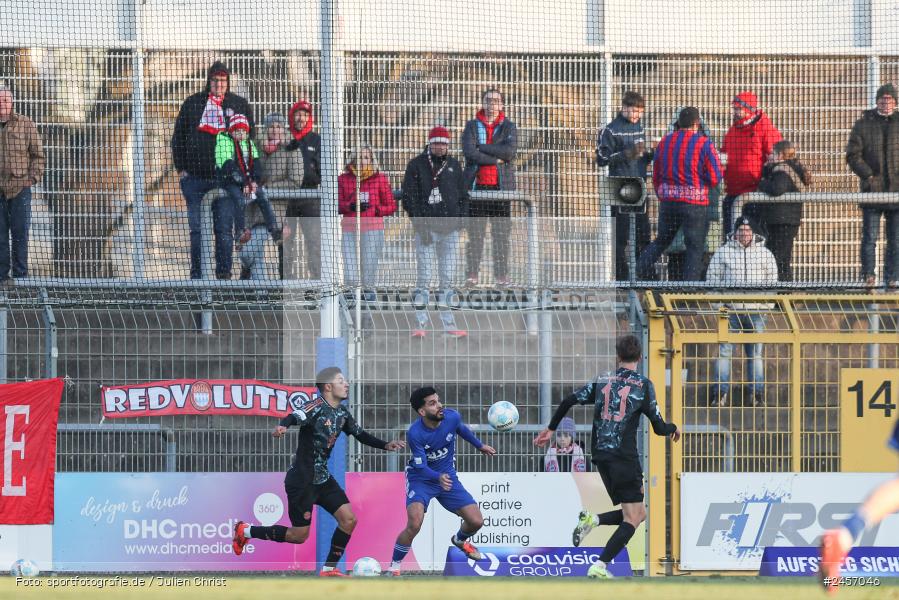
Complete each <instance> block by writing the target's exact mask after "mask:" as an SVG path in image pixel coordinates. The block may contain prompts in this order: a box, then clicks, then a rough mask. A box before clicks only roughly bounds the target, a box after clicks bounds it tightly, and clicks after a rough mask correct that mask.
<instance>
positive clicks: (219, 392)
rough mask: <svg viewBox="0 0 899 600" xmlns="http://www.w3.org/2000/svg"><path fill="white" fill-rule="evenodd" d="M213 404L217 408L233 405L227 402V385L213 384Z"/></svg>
mask: <svg viewBox="0 0 899 600" xmlns="http://www.w3.org/2000/svg"><path fill="white" fill-rule="evenodd" d="M212 406H214V407H215V408H231V405H230V404H227V403H226V402H225V386H223V385H221V384H218V385H214V386H212Z"/></svg>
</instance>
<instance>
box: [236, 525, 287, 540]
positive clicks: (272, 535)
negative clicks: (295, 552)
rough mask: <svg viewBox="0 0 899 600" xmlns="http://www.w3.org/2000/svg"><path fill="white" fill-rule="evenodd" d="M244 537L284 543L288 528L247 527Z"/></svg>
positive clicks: (276, 526)
mask: <svg viewBox="0 0 899 600" xmlns="http://www.w3.org/2000/svg"><path fill="white" fill-rule="evenodd" d="M244 535H246V536H247V537H248V538H257V539H260V540H270V541H272V542H283V541H284V536H286V535H287V527H285V526H284V525H270V526H268V527H266V526H263V525H253V526H252V527H247V531H246V533H245V534H244Z"/></svg>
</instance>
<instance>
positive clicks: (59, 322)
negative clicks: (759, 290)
mask: <svg viewBox="0 0 899 600" xmlns="http://www.w3.org/2000/svg"><path fill="white" fill-rule="evenodd" d="M322 300H323V299H322V298H320V297H318V298H317V297H309V298H298V297H296V295H293V294H290V295H288V294H285V295H282V294H280V293H279V292H268V293H266V294H260V293H258V292H220V293H216V294H213V295H211V296H210V295H207V294H206V293H205V292H203V291H191V290H186V291H184V290H182V291H177V290H172V289H159V290H146V289H143V290H138V289H132V290H118V291H116V292H110V291H105V292H102V293H100V292H93V293H89V292H85V291H83V290H74V291H73V290H65V289H52V288H51V289H49V290H42V291H41V292H40V293H36V294H29V293H28V291H27V290H16V291H14V292H10V293H8V294H7V296H6V298H5V300H4V303H3V304H2V305H0V324H3V323H5V327H0V347H4V348H5V349H6V352H5V353H4V355H5V360H3V361H0V362H2V366H3V367H4V368H5V371H4V373H3V375H4V380H5V381H23V380H26V379H33V378H39V377H51V376H60V377H65V378H66V381H67V385H66V386H65V392H64V396H63V401H62V405H61V408H60V419H59V423H60V434H59V441H58V455H57V466H58V469H59V470H60V471H63V472H65V471H117V472H143V471H189V472H221V471H250V472H252V471H281V470H285V469H286V468H287V466H288V465H289V463H290V460H291V457H292V455H293V452H294V450H295V445H294V444H295V441H294V438H293V437H291V436H288V437H287V438H285V439H282V440H276V439H274V438H272V437H271V431H272V429H273V427H274V425H275V423H274V421H273V420H272V419H266V418H262V417H238V416H234V417H231V416H163V417H158V416H157V417H141V418H125V419H121V418H119V419H106V420H104V419H103V411H102V409H101V394H100V387H101V386H103V385H115V386H120V385H129V384H139V383H148V382H152V381H161V380H178V379H186V380H217V379H224V380H241V379H255V380H261V381H271V382H278V383H285V384H291V385H312V382H313V381H314V375H315V370H316V354H315V352H316V350H315V348H316V339H317V337H318V336H319V335H320V318H321V302H322ZM340 304H341V307H342V308H341V310H340V319H341V321H342V323H343V329H344V335H345V337H346V339H347V342H348V344H349V362H348V371H349V378H350V379H351V380H352V383H353V389H352V393H351V398H350V405H351V408H352V410H353V412H354V413H355V414H356V416H357V418H358V420H359V422H360V424H361V425H362V426H363V427H364V428H366V429H367V430H369V431H370V432H372V433H373V434H374V435H376V436H379V437H381V438H383V439H394V438H401V439H403V438H404V437H405V432H406V430H407V429H408V427H409V426H410V425H411V423H412V422H413V420H414V419H415V418H416V415H414V413H413V411H412V410H411V408H410V406H409V403H408V399H409V394H410V392H411V391H412V390H413V389H414V388H416V387H420V386H423V385H433V386H435V387H436V388H437V389H438V390H439V392H440V394H441V397H442V398H443V401H444V403H445V404H446V405H447V406H448V407H450V408H453V409H456V410H458V411H459V412H460V413H461V414H462V416H463V419H464V420H465V421H466V422H467V423H468V424H470V425H471V426H472V428H473V429H474V430H475V432H476V433H477V435H479V436H480V437H481V438H482V439H483V440H484V441H485V442H486V443H489V444H491V445H493V446H495V447H496V448H497V449H498V450H499V452H500V454H499V455H498V456H496V457H494V458H487V457H484V456H483V455H480V454H479V453H478V452H476V451H475V450H474V449H473V448H472V447H470V446H468V445H467V444H462V443H460V446H459V449H458V451H459V455H458V468H459V470H460V471H500V472H502V471H542V470H543V469H544V464H543V458H544V455H543V451H542V450H540V449H537V448H535V447H534V446H533V445H532V439H533V437H534V436H535V435H536V433H537V432H538V431H539V430H540V429H542V428H543V427H544V426H545V425H546V423H547V422H548V419H549V416H550V414H551V410H552V409H553V408H554V407H555V406H556V405H557V404H558V402H559V400H560V399H561V398H562V397H563V396H565V395H567V394H568V393H570V392H572V391H573V390H574V389H576V388H578V387H580V386H581V385H583V384H584V383H586V382H587V381H589V380H591V379H592V378H593V377H595V376H596V375H597V374H600V373H603V372H608V371H611V370H614V343H615V338H616V336H617V335H619V334H620V332H622V331H629V330H630V329H631V328H632V327H633V325H632V322H633V321H634V316H633V310H632V309H633V307H632V306H631V305H629V304H628V302H627V298H625V297H622V298H615V297H614V296H608V297H606V296H599V295H593V296H587V295H583V294H582V295H577V294H556V295H545V296H544V297H543V298H542V299H541V302H540V303H539V304H537V305H534V304H533V303H532V302H530V300H529V299H528V298H527V297H526V296H518V297H516V296H515V295H514V294H510V295H508V296H506V297H502V298H501V297H490V298H488V297H482V298H481V299H480V300H477V299H475V298H473V297H470V298H468V299H467V300H466V301H464V302H462V303H460V304H457V305H452V304H450V305H446V304H440V303H439V302H438V301H437V299H436V298H432V300H431V302H430V303H427V304H423V303H419V304H416V303H415V302H414V298H412V297H410V296H404V297H393V298H390V297H387V296H386V295H382V296H381V298H379V299H377V300H376V301H374V302H372V303H370V304H368V305H366V308H365V310H364V311H361V313H360V314H361V315H362V321H361V323H362V325H363V328H361V329H360V328H357V327H356V326H355V324H356V323H357V322H359V321H357V317H356V314H355V306H354V304H353V302H352V300H351V301H349V302H347V301H345V300H344V299H342V298H341V300H340ZM447 313H450V314H451V315H452V317H453V318H454V320H455V327H456V330H454V331H455V332H456V333H459V332H462V333H463V334H464V335H463V336H461V337H460V336H458V335H447V334H446V333H445V332H444V331H443V329H442V328H441V326H440V324H441V317H442V316H443V315H445V314H447ZM204 315H205V316H204ZM419 315H423V318H425V319H426V320H427V323H428V326H427V329H426V330H424V334H423V336H422V337H413V336H411V335H410V332H412V331H413V330H415V329H416V328H420V327H422V325H421V321H420V320H419V318H418V317H419ZM498 400H508V401H510V402H513V403H514V404H515V405H516V406H517V407H518V410H519V413H520V419H521V420H520V424H519V426H518V427H517V428H516V429H515V430H514V431H512V432H505V433H498V432H495V431H493V430H492V429H491V428H490V427H489V425H488V424H487V409H488V408H489V406H490V405H491V404H492V403H494V402H496V401H498ZM571 416H572V417H574V418H575V421H576V422H577V432H578V433H577V436H576V441H577V442H578V443H579V444H580V445H581V446H582V447H583V448H584V450H585V453H586V454H587V456H588V458H589V453H590V446H589V431H590V423H591V422H592V407H586V408H578V409H576V410H574V411H572V415H571ZM351 444H352V442H351ZM350 449H351V452H350V457H351V460H350V468H351V469H352V470H358V471H385V470H386V471H398V470H401V469H402V468H403V467H404V466H405V461H406V456H405V455H397V454H392V453H384V452H379V451H376V450H373V449H371V448H368V447H366V446H362V445H360V444H355V445H351V447H350Z"/></svg>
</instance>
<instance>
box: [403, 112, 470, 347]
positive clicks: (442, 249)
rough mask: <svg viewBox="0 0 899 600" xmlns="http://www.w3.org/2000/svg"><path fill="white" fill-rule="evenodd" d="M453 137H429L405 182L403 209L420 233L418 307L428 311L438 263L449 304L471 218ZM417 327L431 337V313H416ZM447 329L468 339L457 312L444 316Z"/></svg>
mask: <svg viewBox="0 0 899 600" xmlns="http://www.w3.org/2000/svg"><path fill="white" fill-rule="evenodd" d="M449 141H450V133H449V131H448V130H447V129H446V128H445V127H441V126H439V125H438V126H436V127H433V128H432V129H431V131H430V133H429V134H428V146H427V148H426V149H425V151H424V152H423V153H421V154H419V155H418V156H416V157H415V158H413V159H412V160H411V161H409V164H408V166H406V174H405V176H404V177H403V209H404V210H405V211H406V212H407V213H408V214H409V217H410V218H411V219H412V227H413V229H414V230H415V257H416V259H417V264H418V268H417V275H416V287H417V288H418V290H417V291H416V294H415V298H416V300H415V303H416V305H418V306H420V307H423V306H427V303H428V301H429V291H428V288H429V287H430V285H431V278H432V275H433V269H434V262H435V261H436V262H437V265H438V266H437V279H438V282H439V286H440V290H441V298H440V304H441V305H443V306H446V305H448V304H449V296H450V295H451V294H452V285H453V283H454V282H455V280H456V276H457V272H458V261H459V230H460V229H461V228H462V225H463V223H464V220H465V216H466V215H468V192H467V190H466V188H465V182H464V179H463V177H462V165H460V164H459V161H458V160H456V159H455V158H453V157H452V156H449V155H448V154H447V150H448V148H449ZM416 318H417V320H418V326H417V327H416V329H414V330H413V331H412V337H415V338H423V337H425V335H427V328H428V314H427V313H426V312H425V311H424V310H418V311H417V313H416ZM440 318H441V321H443V330H444V333H446V334H447V335H448V336H450V337H454V338H460V337H465V336H466V335H468V334H467V332H466V331H465V330H462V329H459V328H458V327H456V320H455V317H454V316H453V313H452V312H450V311H448V310H444V311H441V313H440Z"/></svg>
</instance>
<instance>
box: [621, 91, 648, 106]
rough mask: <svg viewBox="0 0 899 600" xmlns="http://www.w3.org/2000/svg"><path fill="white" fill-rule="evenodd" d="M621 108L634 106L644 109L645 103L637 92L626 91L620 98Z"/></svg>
mask: <svg viewBox="0 0 899 600" xmlns="http://www.w3.org/2000/svg"><path fill="white" fill-rule="evenodd" d="M621 106H634V107H636V108H644V107H645V106H646V101H645V100H644V99H643V96H641V95H640V94H639V93H638V92H635V91H633V90H628V91H626V92H624V97H623V98H621Z"/></svg>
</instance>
